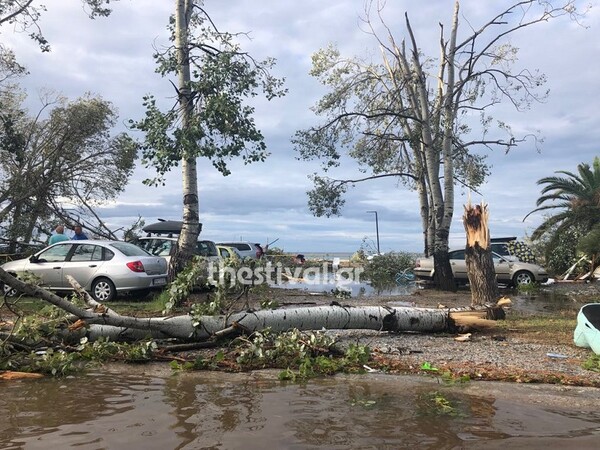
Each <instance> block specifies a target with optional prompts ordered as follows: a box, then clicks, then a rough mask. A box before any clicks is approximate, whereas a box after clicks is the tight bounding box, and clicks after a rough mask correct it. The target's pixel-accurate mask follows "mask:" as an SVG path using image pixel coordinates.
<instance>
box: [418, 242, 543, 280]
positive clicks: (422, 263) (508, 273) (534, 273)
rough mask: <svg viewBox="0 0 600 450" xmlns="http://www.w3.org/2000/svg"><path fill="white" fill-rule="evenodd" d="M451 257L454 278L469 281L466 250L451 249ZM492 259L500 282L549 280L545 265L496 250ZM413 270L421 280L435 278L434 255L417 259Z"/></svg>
mask: <svg viewBox="0 0 600 450" xmlns="http://www.w3.org/2000/svg"><path fill="white" fill-rule="evenodd" d="M449 257H450V266H451V267H452V274H453V275H454V280H455V281H456V282H457V283H459V284H461V283H468V282H469V277H468V275H467V264H466V262H465V250H454V251H451V252H449ZM492 259H493V261H494V270H495V271H496V279H497V280H498V282H499V283H502V284H508V285H511V286H518V285H522V284H531V283H534V282H538V283H544V282H546V281H548V273H546V270H545V269H544V268H543V267H540V266H538V265H537V264H531V263H525V262H521V261H512V260H509V259H507V258H506V257H504V256H502V255H499V254H498V253H496V252H492ZM413 272H414V274H415V276H416V277H417V278H418V279H420V280H433V273H434V268H433V257H429V258H420V259H417V261H416V267H415V268H414V270H413Z"/></svg>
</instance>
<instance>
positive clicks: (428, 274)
mask: <svg viewBox="0 0 600 450" xmlns="http://www.w3.org/2000/svg"><path fill="white" fill-rule="evenodd" d="M413 273H414V274H415V277H417V278H418V279H420V280H432V279H433V269H425V268H421V267H415V268H414V269H413Z"/></svg>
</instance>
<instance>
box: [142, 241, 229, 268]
mask: <svg viewBox="0 0 600 450" xmlns="http://www.w3.org/2000/svg"><path fill="white" fill-rule="evenodd" d="M132 242H133V243H134V244H135V245H137V246H138V247H140V248H143V249H144V250H146V251H147V252H148V253H150V254H151V255H155V256H162V257H164V258H166V260H167V263H169V262H170V260H171V256H172V255H173V254H174V253H175V250H176V248H177V238H176V237H167V236H151V237H141V238H138V239H136V240H134V241H132ZM196 254H197V255H198V256H204V257H206V258H208V259H209V260H210V259H214V260H216V259H219V252H218V251H217V246H216V245H215V243H214V242H213V241H198V242H197V243H196Z"/></svg>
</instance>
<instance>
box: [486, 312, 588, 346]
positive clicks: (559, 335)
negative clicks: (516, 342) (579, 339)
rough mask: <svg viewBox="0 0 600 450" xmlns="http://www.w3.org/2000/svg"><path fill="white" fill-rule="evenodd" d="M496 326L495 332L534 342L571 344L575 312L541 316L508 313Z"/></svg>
mask: <svg viewBox="0 0 600 450" xmlns="http://www.w3.org/2000/svg"><path fill="white" fill-rule="evenodd" d="M496 324H497V326H496V329H497V330H503V331H506V332H510V333H518V334H519V335H521V336H523V337H527V338H528V339H531V340H532V341H535V342H548V343H572V341H573V330H575V327H576V325H577V312H576V311H561V312H556V313H555V314H553V315H543V316H542V315H519V314H514V313H510V314H508V315H507V316H506V320H499V321H497V322H496Z"/></svg>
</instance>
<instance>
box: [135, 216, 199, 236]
mask: <svg viewBox="0 0 600 450" xmlns="http://www.w3.org/2000/svg"><path fill="white" fill-rule="evenodd" d="M158 220H159V222H156V223H151V224H150V225H146V226H145V227H144V228H142V231H144V232H145V233H148V237H149V236H150V235H151V234H157V235H160V234H165V233H166V234H169V237H173V235H174V234H181V229H182V228H183V222H182V221H181V220H163V219H158ZM200 232H202V224H200Z"/></svg>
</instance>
